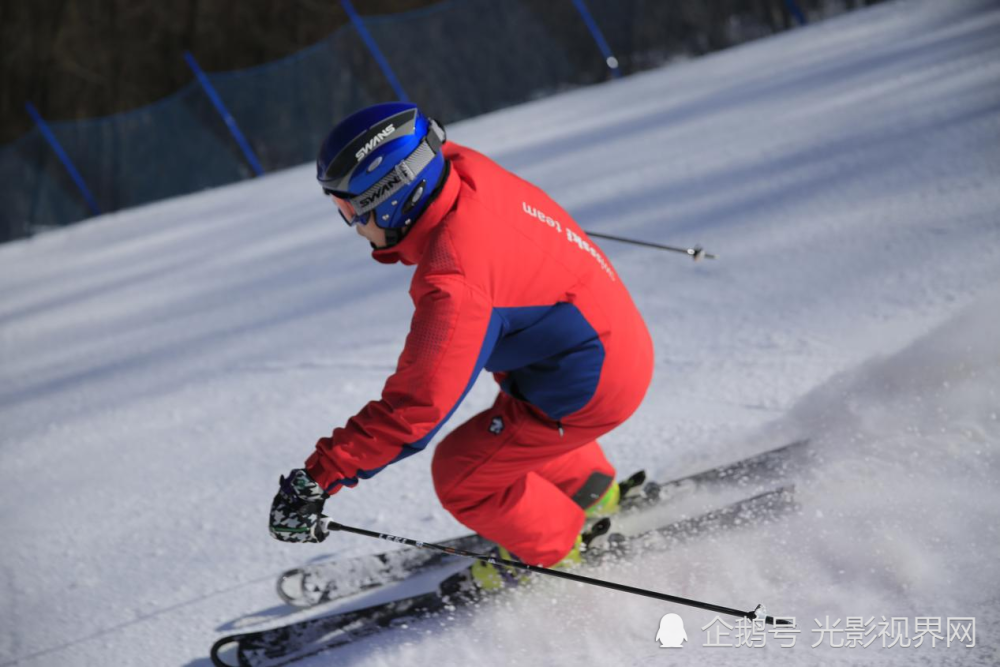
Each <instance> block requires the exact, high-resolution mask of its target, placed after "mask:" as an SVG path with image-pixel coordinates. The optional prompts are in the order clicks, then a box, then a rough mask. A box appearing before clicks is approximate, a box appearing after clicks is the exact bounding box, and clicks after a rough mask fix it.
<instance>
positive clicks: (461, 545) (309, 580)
mask: <svg viewBox="0 0 1000 667" xmlns="http://www.w3.org/2000/svg"><path fill="white" fill-rule="evenodd" d="M807 445H808V440H796V441H794V442H791V443H789V444H786V445H783V446H781V447H776V448H774V449H769V450H767V451H764V452H762V453H760V454H756V455H754V456H751V457H749V458H746V459H742V460H739V461H735V462H733V463H729V464H726V465H722V466H716V467H712V468H709V469H707V470H703V471H701V472H698V473H695V474H693V475H687V476H684V477H681V478H678V479H673V480H670V481H667V482H646V479H645V473H644V472H642V471H640V472H637V473H635V474H634V475H632V476H631V477H629V478H628V479H626V480H623V481H622V482H620V483H619V485H620V487H621V491H622V500H621V512H622V513H623V514H625V513H630V512H636V511H644V510H646V509H649V508H652V507H654V506H656V505H659V504H662V503H663V502H665V501H671V500H676V499H677V498H679V497H681V496H687V495H689V494H694V493H698V492H702V491H706V490H712V489H715V488H719V487H722V486H723V485H724V486H725V487H726V488H727V489H728V488H733V487H736V488H739V489H741V490H744V491H747V492H756V491H759V490H762V488H761V487H762V485H764V484H773V483H775V482H776V481H778V482H781V481H784V480H785V479H786V478H787V477H788V475H789V474H790V473H791V472H793V471H794V470H796V469H797V467H798V466H800V465H801V463H802V462H803V460H804V458H805V457H807V456H808V455H809V449H808V447H807ZM440 544H442V545H444V546H449V547H453V548H455V549H460V550H464V551H487V550H489V548H490V547H492V544H490V543H489V542H488V541H487V540H485V539H484V538H482V537H480V536H479V535H475V534H470V535H463V536H461V537H457V538H453V539H450V540H446V541H443V542H440ZM454 558H455V557H454V556H449V555H447V554H442V553H433V552H428V551H425V550H422V549H416V548H412V547H405V548H402V549H397V550H395V551H388V552H384V553H378V554H369V555H364V556H358V557H355V558H349V559H346V560H336V561H325V562H322V561H321V562H316V563H310V564H307V565H303V566H302V567H298V568H294V569H291V570H287V571H285V572H283V573H282V574H281V575H280V576H279V577H278V581H277V591H278V596H279V597H280V598H281V599H282V600H283V601H284V602H285V603H287V604H290V605H292V606H295V607H311V606H314V605H317V604H321V603H324V602H332V601H334V600H339V599H341V598H345V597H349V596H351V595H355V594H357V593H362V592H364V591H367V590H371V589H373V588H377V587H380V586H384V585H387V584H391V583H395V582H397V581H402V580H403V579H405V578H407V577H409V576H412V575H413V574H416V573H418V572H421V571H425V570H430V569H435V568H438V567H441V566H444V565H447V564H448V563H450V562H453V561H454Z"/></svg>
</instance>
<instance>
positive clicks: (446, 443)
mask: <svg viewBox="0 0 1000 667" xmlns="http://www.w3.org/2000/svg"><path fill="white" fill-rule="evenodd" d="M316 166H317V179H318V180H319V183H320V185H321V186H322V188H323V191H324V193H325V194H326V196H327V197H329V198H330V200H331V201H332V202H333V203H334V204H335V205H336V206H337V208H338V210H339V212H340V215H341V216H342V217H343V219H344V221H345V222H346V223H347V224H348V225H349V226H351V227H354V228H355V230H357V232H358V234H360V235H361V236H363V237H364V238H365V239H367V240H368V241H369V242H370V244H371V246H372V248H373V252H372V256H373V257H374V259H375V260H377V261H379V262H382V263H386V264H389V263H395V262H402V263H403V264H406V265H416V271H415V273H414V275H413V279H412V283H411V286H410V295H411V296H412V299H413V302H414V305H415V312H414V314H413V318H412V322H411V325H410V332H409V335H408V336H407V339H406V345H405V347H404V349H403V352H402V354H401V356H400V358H399V361H398V364H397V367H396V371H395V373H393V374H392V375H391V376H390V377H389V379H388V380H387V381H386V384H385V388H384V390H383V392H382V397H381V399H379V400H375V401H371V402H370V403H368V404H367V405H366V406H365V407H364V408H363V409H362V410H361V411H360V412H359V413H358V414H357V415H355V416H354V417H352V418H351V419H350V420H348V422H347V424H346V425H345V426H344V427H342V428H337V429H335V430H334V431H333V434H332V436H331V437H324V438H320V440H319V442H318V443H317V444H316V449H315V452H313V453H312V455H311V456H310V457H309V458H308V460H307V461H306V463H305V467H304V468H298V469H294V470H292V471H291V473H289V475H288V476H286V477H282V478H281V480H280V488H279V491H278V493H277V495H276V496H275V498H274V502H273V504H272V507H271V514H270V532H271V534H272V535H273V536H274V537H275V538H277V539H279V540H282V541H286V542H318V541H322V540H323V539H324V538H325V534H324V532H323V530H322V529H321V524H320V521H321V519H322V518H323V514H322V511H323V504H324V502H325V500H326V499H327V498H328V497H329V496H331V495H333V494H335V493H337V492H338V491H340V490H341V489H343V488H344V487H345V486H346V487H353V486H355V485H356V484H357V483H358V481H359V480H361V479H368V478H370V477H372V476H374V475H375V474H376V473H378V472H379V471H380V470H382V469H383V468H384V467H385V466H387V465H389V464H390V463H395V462H397V461H399V460H401V459H404V458H406V457H408V456H410V455H412V454H415V453H417V452H419V451H421V450H423V449H424V448H425V447H426V446H427V444H428V443H429V442H430V441H431V439H432V438H433V437H434V435H435V434H436V433H437V432H438V430H439V429H440V428H441V427H442V426H443V425H444V423H445V422H446V421H447V420H448V418H449V417H450V416H451V415H452V413H453V412H454V411H455V409H456V408H457V407H458V405H459V403H460V402H461V401H462V399H463V398H464V396H465V395H466V393H467V392H468V391H469V389H470V388H471V387H472V385H473V383H474V382H475V380H476V378H477V376H478V375H479V373H480V371H481V370H482V369H484V368H485V369H486V370H488V371H491V372H492V373H493V374H494V376H495V379H496V380H497V382H498V383H499V384H500V389H501V391H500V392H499V395H498V396H497V398H496V401H495V403H494V404H493V406H492V407H491V408H489V409H488V410H485V411H483V412H481V413H479V414H478V415H476V416H475V417H473V418H471V419H470V420H468V421H467V422H465V423H464V424H462V425H461V426H459V427H458V428H456V429H455V430H454V431H452V432H451V433H450V434H449V435H448V436H447V437H445V438H444V439H443V440H442V441H441V443H440V444H439V445H438V446H437V450H436V451H435V453H434V457H433V461H432V464H431V465H432V475H433V480H434V487H435V490H436V492H437V495H438V498H439V499H440V501H441V503H442V505H443V506H444V507H445V508H446V509H447V510H448V511H449V512H451V514H452V515H453V516H454V517H455V518H456V519H457V520H458V521H460V522H461V523H462V524H464V525H465V526H467V527H469V528H470V529H472V530H474V531H476V532H478V533H479V534H481V535H482V536H483V537H485V538H487V539H489V540H491V541H493V542H495V543H496V544H498V545H500V547H501V549H500V555H501V556H503V557H510V556H511V555H512V554H513V555H514V556H515V557H517V558H520V559H521V560H522V561H524V562H527V563H531V564H537V565H542V566H546V567H551V566H559V567H563V566H567V565H570V564H572V563H574V562H579V560H580V555H579V550H580V545H581V538H580V534H581V531H582V529H583V526H584V522H585V518H586V516H588V515H589V516H594V515H606V514H610V513H613V512H614V511H615V509H616V508H617V505H618V498H619V490H618V484H616V483H614V478H615V469H614V467H613V466H612V465H611V464H610V463H609V462H608V460H607V459H606V458H605V456H604V453H603V452H602V451H601V447H600V445H599V444H598V443H597V438H598V437H600V436H602V435H604V434H605V433H607V432H608V431H610V430H612V429H613V428H615V427H616V426H618V425H619V424H621V423H622V422H624V421H625V420H626V419H627V418H628V417H629V416H630V415H631V414H632V413H633V412H634V411H635V410H636V408H638V406H639V404H640V402H641V401H642V398H643V396H644V395H645V392H646V389H647V388H648V386H649V383H650V380H651V377H652V368H653V347H652V342H651V340H650V336H649V333H648V331H647V329H646V326H645V324H644V322H643V320H642V317H641V316H640V314H639V312H638V310H637V309H636V307H635V305H634V304H633V302H632V299H631V297H630V296H629V294H628V291H627V290H626V289H625V286H624V285H623V284H622V282H621V279H620V277H619V276H618V274H617V272H616V271H615V270H614V267H613V266H612V265H611V263H610V262H609V261H608V260H607V258H606V257H605V256H604V255H603V253H602V252H601V251H600V250H599V249H598V248H597V246H596V245H594V243H593V242H591V241H590V240H589V239H588V238H587V235H586V234H585V233H584V232H583V231H582V230H581V229H580V228H579V227H578V226H577V224H576V223H575V222H574V221H573V219H572V218H571V217H570V215H569V214H568V213H567V212H566V211H564V210H563V209H562V208H560V207H559V205H558V204H556V203H555V202H554V201H553V200H552V199H550V198H549V197H548V196H547V195H546V194H545V193H544V192H542V191H541V190H540V189H538V188H537V187H535V186H533V185H531V184H530V183H528V182H526V181H524V180H522V179H520V178H518V177H517V176H515V175H513V174H511V173H510V172H508V171H506V170H504V169H503V168H501V167H500V166H499V165H497V164H496V163H494V162H492V161H491V160H489V159H488V158H486V157H485V156H483V155H481V154H479V153H477V152H475V151H473V150H471V149H469V148H466V147H464V146H459V145H457V144H455V143H454V142H447V141H446V137H445V133H444V130H443V128H441V126H440V125H438V124H437V123H436V122H435V121H434V120H432V119H430V118H428V117H426V116H425V115H424V114H423V113H422V112H421V111H420V110H419V109H418V108H417V107H416V106H414V105H412V104H404V103H388V104H378V105H375V106H372V107H369V108H367V109H363V110H361V111H358V112H356V113H354V114H352V115H351V116H349V117H347V118H346V119H344V120H343V121H342V122H341V123H339V124H338V125H337V126H336V127H335V128H334V129H333V130H332V131H331V132H330V134H329V135H328V136H327V137H326V139H325V140H324V142H323V144H322V146H321V148H320V152H319V157H318V159H317V164H316ZM473 575H474V578H475V580H476V581H477V583H478V584H479V585H480V586H482V587H483V588H486V589H495V588H498V587H500V586H502V585H503V583H504V581H505V579H509V573H506V572H504V571H502V570H500V569H498V568H497V567H496V566H494V565H492V564H490V563H486V562H482V561H476V565H475V566H474V567H473Z"/></svg>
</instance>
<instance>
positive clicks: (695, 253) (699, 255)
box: [586, 232, 715, 262]
mask: <svg viewBox="0 0 1000 667" xmlns="http://www.w3.org/2000/svg"><path fill="white" fill-rule="evenodd" d="M586 234H587V236H593V237H594V238H597V239H608V240H609V241H619V242H621V243H631V244H632V245H641V246H645V247H647V248H656V249H658V250H669V251H670V252H682V253H684V254H685V255H689V256H690V257H691V259H693V260H694V261H696V262H697V261H698V260H699V259H715V255H712V254H710V253H707V252H705V250H704V249H703V248H702V247H701V246H695V247H693V248H675V247H674V246H669V245H663V244H662V243H650V242H649V241H636V240H635V239H627V238H625V237H624V236H612V235H611V234H601V233H600V232H586Z"/></svg>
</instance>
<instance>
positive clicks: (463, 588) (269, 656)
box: [211, 485, 797, 667]
mask: <svg viewBox="0 0 1000 667" xmlns="http://www.w3.org/2000/svg"><path fill="white" fill-rule="evenodd" d="M796 508H797V505H796V503H795V498H794V486H792V485H788V486H783V487H780V488H777V489H774V490H772V491H767V492H764V493H761V494H758V495H756V496H753V497H750V498H746V499H744V500H740V501H737V502H735V503H731V504H729V505H726V506H724V507H722V508H719V509H716V510H712V511H710V512H707V513H705V514H702V515H699V516H695V517H690V518H686V519H683V520H680V521H675V522H672V523H668V524H666V525H664V526H661V527H659V528H654V529H652V530H649V531H645V532H642V533H639V534H637V535H633V536H624V535H620V534H614V533H612V534H611V535H609V536H608V541H607V543H606V544H605V545H604V546H603V547H595V548H592V549H590V550H588V551H586V552H584V556H585V561H586V562H587V563H588V564H591V563H600V562H603V561H606V560H607V559H614V558H620V557H621V556H622V555H627V554H628V553H630V552H648V551H656V550H662V549H667V548H669V547H670V545H672V544H674V543H676V541H677V540H684V539H689V538H692V537H696V536H699V535H704V534H706V533H711V532H713V531H717V530H722V529H727V528H731V527H736V526H742V525H747V524H750V523H756V522H760V521H765V520H769V519H773V518H776V517H778V516H780V515H783V514H785V513H787V512H788V511H792V510H794V509H796ZM515 590H516V589H515ZM503 594H504V593H503V592H501V593H483V592H481V591H480V590H479V589H478V588H477V587H476V586H475V584H474V583H473V582H472V580H471V577H470V574H469V570H462V571H461V572H458V573H456V574H453V575H451V576H450V577H448V578H447V579H445V580H444V581H443V582H442V583H441V584H440V585H439V586H438V589H437V590H435V591H431V592H429V593H424V594H421V595H415V596H412V597H408V598H404V599H400V600H394V601H391V602H385V603H381V604H376V605H373V606H370V607H367V608H364V609H359V610H355V611H348V612H339V613H333V614H329V615H327V616H321V617H318V618H311V619H307V620H303V621H297V622H293V623H289V624H286V625H283V626H280V627H277V628H271V629H268V630H260V631H255V632H247V633H241V634H235V635H229V636H227V637H223V638H221V639H219V640H218V641H217V642H216V643H215V644H214V645H213V646H212V652H211V657H212V663H213V664H214V665H216V666H217V667H279V666H281V665H286V664H289V663H291V662H295V661H296V660H300V659H302V658H305V657H308V656H311V655H315V654H317V653H320V652H323V651H327V650H331V649H334V648H337V647H339V646H343V645H345V644H349V643H352V642H355V641H357V640H359V639H362V638H365V637H370V636H372V635H376V634H378V633H381V632H384V631H388V630H391V629H394V628H396V629H405V628H407V627H408V626H409V624H410V623H414V622H417V621H420V620H422V619H425V618H428V617H432V616H433V615H435V614H436V613H439V612H447V613H452V612H453V611H454V610H455V609H457V608H460V607H470V606H473V605H475V604H479V603H487V602H488V601H489V599H490V598H492V597H495V596H496V595H503ZM224 657H225V658H229V659H230V660H231V661H229V662H227V661H226V660H224Z"/></svg>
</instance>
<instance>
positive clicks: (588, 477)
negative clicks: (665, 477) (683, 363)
mask: <svg viewBox="0 0 1000 667" xmlns="http://www.w3.org/2000/svg"><path fill="white" fill-rule="evenodd" d="M650 357H651V355H650ZM649 361H650V364H649V368H648V373H647V374H646V377H645V378H641V376H640V378H633V379H634V380H636V382H635V384H634V385H633V386H631V387H630V388H629V389H628V390H627V391H625V392H622V390H621V388H620V387H619V388H618V389H617V391H614V392H613V394H614V396H613V398H614V400H613V401H611V400H603V401H602V400H600V399H601V397H600V396H595V399H597V400H594V401H592V402H591V404H589V407H590V408H591V409H588V408H584V409H583V410H581V411H580V412H578V413H575V414H573V415H570V416H569V417H567V418H566V419H565V420H564V421H563V424H562V432H560V427H559V425H558V424H557V423H556V422H553V421H552V420H551V419H549V418H548V417H546V416H545V415H544V414H543V413H541V412H540V411H539V410H538V409H537V408H535V407H534V406H532V405H531V404H529V403H526V402H524V401H521V400H518V399H516V398H513V397H512V396H509V395H508V394H505V393H503V392H501V393H500V395H499V396H498V397H497V400H496V402H495V403H494V404H493V407H492V408H490V409H489V410H485V411H484V412H481V413H479V414H478V415H476V416H475V417H473V418H472V419H470V420H469V421H467V422H465V423H464V424H462V425H461V426H459V427H458V428H457V429H455V430H454V431H452V432H451V433H450V434H449V435H448V437H446V438H445V439H444V440H442V441H441V443H440V444H439V445H438V446H437V449H436V451H435V452H434V461H433V463H432V472H433V477H434V488H435V490H436V491H437V495H438V498H439V499H440V500H441V504H442V505H443V506H444V507H445V509H447V510H448V511H449V512H451V514H452V516H454V517H455V518H456V519H458V521H460V522H461V523H462V524H463V525H465V526H467V527H468V528H471V529H472V530H474V531H476V532H477V533H479V534H480V535H482V536H483V537H485V538H487V539H489V540H491V541H493V542H496V543H497V544H500V545H502V546H503V547H506V548H507V549H508V550H509V551H510V552H511V553H512V554H515V555H516V556H517V557H519V558H520V559H521V560H523V561H524V562H526V563H530V564H533V565H542V566H546V567H547V566H550V565H553V564H555V563H557V562H558V561H560V560H561V559H562V558H563V557H564V556H566V554H568V553H569V551H570V549H572V548H573V543H574V542H575V541H576V536H577V535H579V534H580V531H581V530H582V529H583V523H584V509H585V508H586V507H589V506H590V505H593V504H594V503H595V502H597V500H599V499H600V497H601V496H602V495H603V494H604V492H605V491H606V490H607V489H608V487H609V486H610V484H611V483H612V482H613V481H614V477H615V469H614V467H612V465H611V464H610V463H608V460H607V459H606V458H605V457H604V452H602V451H601V447H600V445H599V444H598V443H597V440H596V439H597V438H598V437H599V436H601V435H604V434H605V433H607V432H608V431H610V430H611V429H613V428H615V427H616V426H618V425H619V424H620V423H621V422H623V421H625V419H627V418H628V417H629V415H631V414H632V412H634V411H635V409H636V408H637V407H638V405H639V402H640V401H641V400H642V396H643V395H644V394H645V391H646V387H647V386H648V385H649V377H650V375H651V370H652V364H651V361H652V359H651V358H650V359H649ZM643 379H645V381H644V382H643V381H642V380H643ZM609 403H613V404H614V406H615V407H614V409H611V410H609V409H608V404H609Z"/></svg>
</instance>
